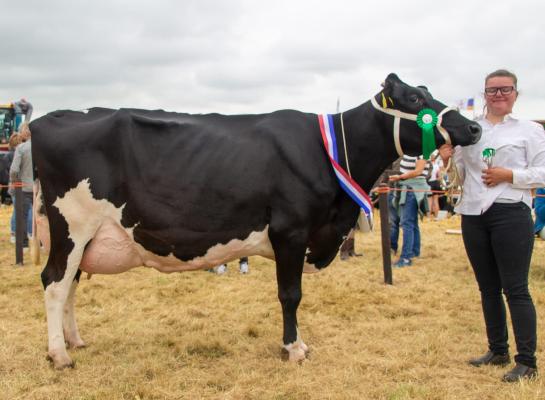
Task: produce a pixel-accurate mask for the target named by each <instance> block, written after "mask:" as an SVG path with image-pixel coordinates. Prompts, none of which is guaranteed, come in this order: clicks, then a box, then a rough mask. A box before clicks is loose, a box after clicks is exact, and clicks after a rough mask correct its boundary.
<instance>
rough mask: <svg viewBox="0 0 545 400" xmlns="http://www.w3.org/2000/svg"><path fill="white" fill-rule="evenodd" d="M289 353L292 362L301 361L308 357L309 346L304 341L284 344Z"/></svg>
mask: <svg viewBox="0 0 545 400" xmlns="http://www.w3.org/2000/svg"><path fill="white" fill-rule="evenodd" d="M284 350H285V351H286V352H287V353H288V360H289V361H291V362H301V361H304V360H306V359H307V354H308V346H307V345H306V344H304V343H303V342H302V341H300V342H298V343H292V344H288V345H285V346H284Z"/></svg>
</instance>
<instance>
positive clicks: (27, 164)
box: [9, 122, 33, 247]
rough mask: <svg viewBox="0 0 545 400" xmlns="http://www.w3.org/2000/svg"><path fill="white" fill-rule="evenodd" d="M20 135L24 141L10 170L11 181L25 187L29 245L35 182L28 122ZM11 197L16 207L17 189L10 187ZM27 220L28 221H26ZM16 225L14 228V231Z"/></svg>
mask: <svg viewBox="0 0 545 400" xmlns="http://www.w3.org/2000/svg"><path fill="white" fill-rule="evenodd" d="M19 137H20V138H21V141H22V143H21V144H20V145H18V146H17V147H16V149H15V153H14V156H13V162H12V163H11V168H10V171H9V176H10V182H11V183H12V184H14V183H22V185H23V187H22V190H23V221H24V223H23V225H24V227H25V229H24V232H25V237H24V242H23V246H25V247H26V246H28V236H29V235H32V201H33V196H32V184H33V173H32V154H31V140H30V129H29V128H28V124H27V123H26V122H25V123H23V124H22V125H21V128H20V130H19ZM9 193H10V195H11V198H12V199H13V205H14V207H13V208H14V209H15V189H14V188H13V187H10V191H9ZM25 222H26V223H25ZM14 228H15V227H14V226H13V227H12V229H13V231H12V232H14V231H15V229H14Z"/></svg>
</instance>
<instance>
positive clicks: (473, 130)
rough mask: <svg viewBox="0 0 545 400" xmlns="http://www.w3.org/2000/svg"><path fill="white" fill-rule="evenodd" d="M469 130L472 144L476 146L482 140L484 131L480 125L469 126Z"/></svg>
mask: <svg viewBox="0 0 545 400" xmlns="http://www.w3.org/2000/svg"><path fill="white" fill-rule="evenodd" d="M467 130H468V131H469V136H470V137H471V139H470V140H471V144H475V143H477V142H478V141H479V140H480V139H481V134H482V129H481V126H480V125H479V124H477V123H473V124H469V125H468V126H467Z"/></svg>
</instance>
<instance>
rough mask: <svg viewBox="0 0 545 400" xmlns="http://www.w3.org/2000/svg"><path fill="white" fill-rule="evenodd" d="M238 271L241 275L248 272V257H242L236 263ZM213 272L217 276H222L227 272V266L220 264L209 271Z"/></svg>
mask: <svg viewBox="0 0 545 400" xmlns="http://www.w3.org/2000/svg"><path fill="white" fill-rule="evenodd" d="M238 267H239V271H240V273H241V274H247V273H248V272H250V266H249V265H248V257H242V258H241V259H240V260H239V262H238ZM209 271H210V272H215V273H216V274H218V275H223V274H225V273H226V272H227V264H220V265H218V266H217V267H214V268H212V269H210V270H209Z"/></svg>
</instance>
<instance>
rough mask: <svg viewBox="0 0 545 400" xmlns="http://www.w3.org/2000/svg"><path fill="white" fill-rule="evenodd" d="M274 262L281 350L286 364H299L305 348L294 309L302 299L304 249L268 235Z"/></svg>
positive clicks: (302, 358) (303, 246)
mask: <svg viewBox="0 0 545 400" xmlns="http://www.w3.org/2000/svg"><path fill="white" fill-rule="evenodd" d="M270 237H271V243H272V245H273V249H274V254H275V259H276V279H277V282H278V299H279V300H280V304H281V305H282V316H283V319H284V336H283V341H284V349H285V350H286V351H287V352H288V353H289V360H290V361H301V360H304V359H305V358H306V353H307V351H308V347H307V346H306V345H305V343H303V340H302V339H301V337H300V336H299V330H298V327H297V307H299V303H300V302H301V298H302V291H301V278H302V274H303V263H304V258H305V251H306V246H305V245H304V242H303V241H300V242H299V243H297V242H295V241H293V240H289V239H286V238H282V237H275V235H274V234H270Z"/></svg>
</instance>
